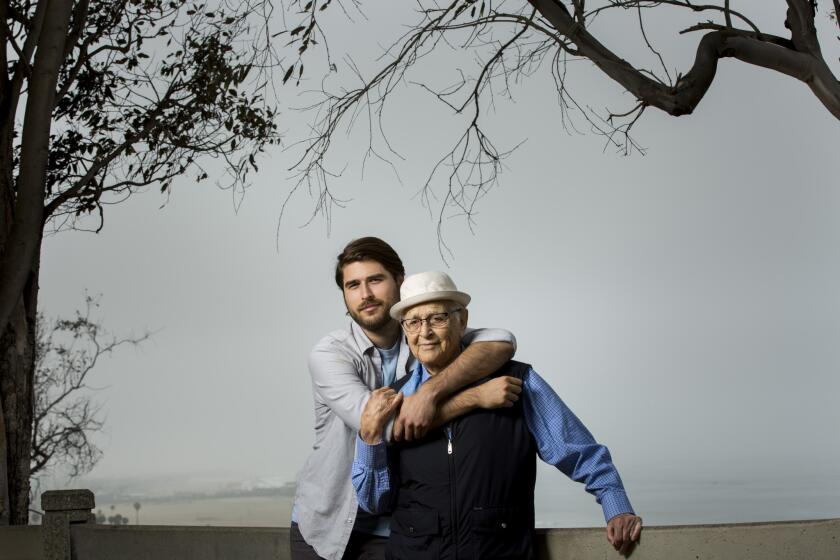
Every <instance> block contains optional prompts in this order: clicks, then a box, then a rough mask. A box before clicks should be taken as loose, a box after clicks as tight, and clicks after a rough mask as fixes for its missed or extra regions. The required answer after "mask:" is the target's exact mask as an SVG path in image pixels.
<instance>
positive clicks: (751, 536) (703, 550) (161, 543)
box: [0, 490, 840, 560]
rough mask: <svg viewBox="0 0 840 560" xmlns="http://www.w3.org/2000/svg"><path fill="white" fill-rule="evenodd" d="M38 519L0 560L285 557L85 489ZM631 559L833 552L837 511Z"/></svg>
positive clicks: (658, 543) (277, 542) (586, 549)
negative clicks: (109, 514) (111, 513)
mask: <svg viewBox="0 0 840 560" xmlns="http://www.w3.org/2000/svg"><path fill="white" fill-rule="evenodd" d="M41 505H42V508H43V510H44V517H43V521H42V525H40V526H37V525H36V526H29V527H4V528H0V560H117V559H118V560H141V559H142V560H148V559H155V560H185V559H192V558H196V559H200V560H246V559H247V560H269V559H270V560H286V559H288V558H289V529H288V528H271V529H263V528H249V527H173V526H156V525H145V526H144V525H139V526H112V525H97V524H96V523H95V519H94V516H93V515H92V514H91V511H92V510H93V507H94V496H93V493H92V492H90V491H89V490H63V491H55V492H45V493H44V495H43V496H42V498H41ZM537 533H538V539H537V550H538V554H537V557H538V558H539V559H541V560H552V559H555V558H556V559H558V560H559V559H562V560H590V559H592V560H594V559H599V560H603V559H611V558H616V559H618V558H619V556H618V554H617V553H616V552H615V551H613V550H612V547H611V546H610V545H609V544H608V543H607V542H606V539H605V537H604V529H603V528H592V529H542V530H538V532H537ZM632 558H633V559H634V560H679V559H683V558H685V559H688V560H696V559H702V560H759V559H761V560H799V559H802V560H838V559H840V519H828V520H818V521H790V522H781V523H746V524H730V525H687V526H672V527H668V526H665V527H646V528H645V530H644V533H643V535H642V541H641V543H640V545H639V546H638V547H637V548H636V549H635V551H634V552H633V554H632Z"/></svg>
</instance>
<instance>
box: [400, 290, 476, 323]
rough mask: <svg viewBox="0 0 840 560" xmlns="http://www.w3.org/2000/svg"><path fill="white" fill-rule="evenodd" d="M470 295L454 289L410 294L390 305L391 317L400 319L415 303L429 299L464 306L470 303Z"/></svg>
mask: <svg viewBox="0 0 840 560" xmlns="http://www.w3.org/2000/svg"><path fill="white" fill-rule="evenodd" d="M470 299H471V298H470V295H469V294H467V293H464V292H456V291H441V292H426V293H425V294H418V295H416V296H411V297H409V298H405V299H404V300H402V301H400V302H398V303H395V304H394V305H393V306H392V307H391V317H393V318H394V319H397V320H400V319H402V316H403V313H405V311H406V310H407V309H408V308H409V307H414V306H415V305H419V304H421V303H426V302H429V301H441V300H446V301H454V302H455V303H460V304H461V305H463V306H464V307H466V306H467V305H469V303H470Z"/></svg>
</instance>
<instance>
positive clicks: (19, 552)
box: [0, 525, 42, 560]
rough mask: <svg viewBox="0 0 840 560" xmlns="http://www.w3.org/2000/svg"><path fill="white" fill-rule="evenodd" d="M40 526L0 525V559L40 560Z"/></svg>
mask: <svg viewBox="0 0 840 560" xmlns="http://www.w3.org/2000/svg"><path fill="white" fill-rule="evenodd" d="M41 553H42V550H41V527H40V526H39V525H29V526H24V527H0V560H41V557H42V556H41Z"/></svg>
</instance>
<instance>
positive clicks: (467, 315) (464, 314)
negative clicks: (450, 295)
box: [458, 307, 470, 329]
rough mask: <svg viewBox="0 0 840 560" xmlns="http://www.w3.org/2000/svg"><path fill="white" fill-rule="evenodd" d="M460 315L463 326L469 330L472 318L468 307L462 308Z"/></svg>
mask: <svg viewBox="0 0 840 560" xmlns="http://www.w3.org/2000/svg"><path fill="white" fill-rule="evenodd" d="M458 313H459V314H460V315H461V326H462V327H464V328H465V329H466V328H467V320H468V319H469V318H470V312H469V310H468V309H467V308H466V307H462V308H461V310H460V311H458Z"/></svg>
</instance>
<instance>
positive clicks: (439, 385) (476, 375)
mask: <svg viewBox="0 0 840 560" xmlns="http://www.w3.org/2000/svg"><path fill="white" fill-rule="evenodd" d="M513 352H514V348H513V345H512V344H510V343H508V342H475V343H473V344H470V345H469V346H467V347H466V348H465V349H464V351H463V352H461V355H460V356H458V358H457V359H456V360H455V361H454V362H452V363H451V364H449V366H448V367H447V368H446V369H444V370H443V371H442V372H440V373H439V374H438V375H435V376H433V377H432V378H431V379H429V380H428V381H427V382H426V383H424V384H423V386H422V387H421V391H428V392H429V394H430V395H431V396H432V398H434V400H435V401H436V402H438V403H441V402H442V401H443V399H445V398H446V397H448V396H449V395H451V394H453V393H454V392H456V391H457V390H458V389H461V388H462V387H465V386H467V385H469V384H470V383H474V382H476V381H478V380H479V379H482V378H483V377H486V376H487V375H489V374H491V373H493V372H494V371H496V370H497V369H499V368H500V367H502V366H503V365H504V364H505V363H506V362H507V361H508V360H510V359H511V357H513Z"/></svg>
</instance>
